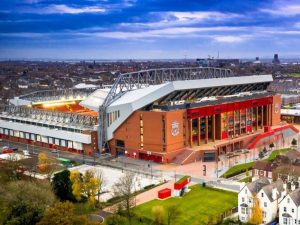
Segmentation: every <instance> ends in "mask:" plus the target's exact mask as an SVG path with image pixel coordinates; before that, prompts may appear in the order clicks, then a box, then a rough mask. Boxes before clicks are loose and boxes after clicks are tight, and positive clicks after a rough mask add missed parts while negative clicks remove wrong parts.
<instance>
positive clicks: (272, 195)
mask: <svg viewBox="0 0 300 225" xmlns="http://www.w3.org/2000/svg"><path fill="white" fill-rule="evenodd" d="M285 186H286V185H284V183H283V181H282V180H277V181H275V182H274V183H271V184H268V185H266V186H264V187H263V188H262V189H261V190H260V191H259V192H258V194H257V197H258V199H259V203H260V204H259V205H260V208H261V209H262V213H263V224H268V223H270V222H272V221H274V220H275V218H276V217H277V212H278V208H279V203H280V202H281V200H282V199H283V198H284V197H285V196H286V188H285Z"/></svg>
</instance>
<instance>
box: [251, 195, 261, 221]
mask: <svg viewBox="0 0 300 225" xmlns="http://www.w3.org/2000/svg"><path fill="white" fill-rule="evenodd" d="M251 211H252V213H251V216H250V220H249V223H251V224H255V225H258V224H261V223H262V221H263V214H262V209H261V208H260V205H259V199H258V198H257V196H256V195H254V197H253V206H252V210H251Z"/></svg>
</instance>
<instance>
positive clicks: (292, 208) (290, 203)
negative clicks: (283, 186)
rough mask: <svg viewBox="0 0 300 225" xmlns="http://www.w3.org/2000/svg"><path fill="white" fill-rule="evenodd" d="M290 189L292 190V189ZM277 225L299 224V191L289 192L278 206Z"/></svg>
mask: <svg viewBox="0 0 300 225" xmlns="http://www.w3.org/2000/svg"><path fill="white" fill-rule="evenodd" d="M292 189H294V188H293V187H292ZM279 224H280V225H296V224H298V225H299V224H300V189H299V188H298V189H296V190H293V191H292V192H290V193H289V194H288V195H287V196H286V197H285V198H284V199H283V200H282V201H281V202H280V204H279Z"/></svg>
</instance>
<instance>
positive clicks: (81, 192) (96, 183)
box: [70, 170, 100, 207]
mask: <svg viewBox="0 0 300 225" xmlns="http://www.w3.org/2000/svg"><path fill="white" fill-rule="evenodd" d="M70 180H71V182H72V193H73V195H74V197H75V198H76V200H77V201H80V200H82V198H86V199H87V200H88V205H89V206H90V207H94V206H95V197H96V194H97V193H98V190H99V187H100V180H99V179H98V178H97V177H95V174H94V172H93V171H91V170H87V171H85V173H84V175H81V174H80V172H79V171H75V170H74V171H72V172H71V175H70Z"/></svg>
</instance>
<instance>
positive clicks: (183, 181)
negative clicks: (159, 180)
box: [174, 176, 191, 190]
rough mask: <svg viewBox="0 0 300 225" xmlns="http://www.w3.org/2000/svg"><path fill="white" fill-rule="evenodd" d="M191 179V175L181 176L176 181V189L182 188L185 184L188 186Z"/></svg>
mask: <svg viewBox="0 0 300 225" xmlns="http://www.w3.org/2000/svg"><path fill="white" fill-rule="evenodd" d="M190 179H191V177H189V176H186V177H183V178H181V179H180V180H178V181H177V182H176V183H174V189H175V190H180V189H182V188H183V187H184V186H186V185H187V184H188V183H190Z"/></svg>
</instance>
